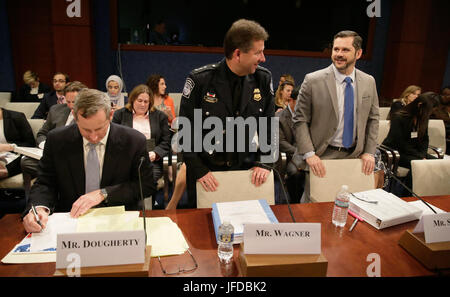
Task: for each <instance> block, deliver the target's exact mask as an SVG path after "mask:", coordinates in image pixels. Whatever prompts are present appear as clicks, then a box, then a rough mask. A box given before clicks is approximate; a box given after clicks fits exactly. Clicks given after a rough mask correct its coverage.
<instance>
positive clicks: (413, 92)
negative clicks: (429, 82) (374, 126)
mask: <svg viewBox="0 0 450 297" xmlns="http://www.w3.org/2000/svg"><path fill="white" fill-rule="evenodd" d="M421 92H422V88H421V87H418V86H415V85H411V86H408V87H407V88H406V89H405V90H404V91H403V93H402V94H401V95H400V98H398V99H394V100H393V101H392V105H391V109H390V110H389V114H388V116H387V119H388V120H390V119H391V116H392V114H394V113H396V112H397V111H399V110H400V109H402V108H403V107H405V106H406V105H408V104H409V103H411V102H413V101H414V100H415V99H416V98H417V97H418V96H419V95H420V93H421Z"/></svg>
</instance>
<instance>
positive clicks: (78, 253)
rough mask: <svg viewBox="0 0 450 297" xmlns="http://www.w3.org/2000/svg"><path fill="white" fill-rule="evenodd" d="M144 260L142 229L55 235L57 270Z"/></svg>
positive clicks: (132, 262) (142, 261) (133, 262)
mask: <svg viewBox="0 0 450 297" xmlns="http://www.w3.org/2000/svg"><path fill="white" fill-rule="evenodd" d="M144 261H145V235H144V230H133V231H119V232H86V233H67V234H58V237H57V245H56V268H57V269H60V268H67V267H75V266H76V267H92V266H109V265H123V264H138V263H144Z"/></svg>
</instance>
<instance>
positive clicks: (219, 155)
mask: <svg viewBox="0 0 450 297" xmlns="http://www.w3.org/2000/svg"><path fill="white" fill-rule="evenodd" d="M267 38H268V34H267V32H266V30H265V29H264V28H263V27H261V26H260V25H259V24H258V23H256V22H253V21H248V20H243V19H241V20H238V21H236V22H234V23H233V25H232V26H231V28H230V29H229V30H228V32H227V33H226V35H225V39H224V51H225V59H223V60H222V61H220V62H219V63H216V64H211V65H207V66H204V67H201V68H199V69H196V70H193V71H192V72H191V73H190V74H189V76H188V78H187V79H186V84H185V86H184V89H183V95H182V99H181V106H180V116H183V117H185V118H187V119H189V121H190V122H191V123H194V109H201V110H202V114H203V116H204V117H203V120H205V121H206V120H208V119H209V118H210V117H215V118H219V119H221V121H222V125H223V127H226V123H225V119H226V118H229V117H242V118H244V119H247V118H255V119H256V122H259V123H260V122H261V121H264V120H266V121H268V120H269V119H270V118H271V117H273V116H274V107H275V105H274V104H273V102H274V101H273V100H274V98H273V89H272V75H271V73H270V72H269V71H268V70H267V69H265V68H263V67H260V66H259V65H258V64H259V63H263V62H265V57H264V42H265V40H267ZM245 90H248V92H245ZM266 127H268V129H267V131H265V132H264V134H266V132H267V135H265V136H266V137H267V140H269V141H270V139H271V137H270V136H271V133H270V123H267V126H266ZM198 128H199V129H198V130H196V127H195V125H194V124H192V131H191V132H193V133H195V134H196V135H203V136H205V134H206V133H207V132H208V131H209V129H206V128H205V129H203V127H202V124H200V125H199V127H198ZM194 130H195V131H194ZM245 130H246V131H244V133H245V136H244V140H243V139H240V140H239V141H245V142H246V143H245V145H244V151H243V152H241V151H239V152H238V151H237V149H236V147H237V143H238V139H237V133H235V135H234V147H233V149H232V150H230V149H227V150H226V149H225V148H226V146H225V144H224V143H220V142H219V144H218V145H220V146H222V148H223V150H219V151H216V150H210V151H206V150H205V148H204V147H203V148H202V151H201V152H197V151H196V150H194V142H196V141H199V142H201V143H203V138H202V136H200V138H199V139H193V141H192V142H191V145H192V148H191V151H190V152H187V151H183V160H184V161H185V162H186V166H187V170H186V172H187V189H188V200H189V202H188V204H189V206H190V207H194V208H195V207H196V202H197V198H196V197H197V195H196V183H197V182H199V183H200V185H201V186H202V187H203V188H204V189H205V191H215V190H216V189H217V187H220V185H219V184H218V182H217V180H216V179H215V177H214V171H224V170H246V169H252V170H253V173H252V183H253V184H255V185H256V186H259V185H261V184H262V183H264V182H266V179H267V177H268V176H269V173H270V171H269V170H267V169H264V168H262V167H260V166H259V164H258V161H260V159H259V158H260V157H261V155H263V153H262V152H261V151H259V150H258V151H257V152H250V149H249V147H250V144H249V143H248V139H249V135H248V134H249V131H248V129H245ZM193 133H191V135H194V134H193ZM225 134H226V132H225V131H224V135H223V139H224V140H225V141H226V135H225ZM260 137H261V136H260ZM216 144H217V143H216ZM264 155H269V156H267V157H268V158H269V157H270V152H267V153H264Z"/></svg>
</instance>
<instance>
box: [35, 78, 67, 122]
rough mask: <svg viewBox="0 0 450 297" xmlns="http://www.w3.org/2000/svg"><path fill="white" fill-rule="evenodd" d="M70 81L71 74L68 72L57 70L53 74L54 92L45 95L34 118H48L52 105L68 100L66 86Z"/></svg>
mask: <svg viewBox="0 0 450 297" xmlns="http://www.w3.org/2000/svg"><path fill="white" fill-rule="evenodd" d="M68 82H69V76H68V75H67V74H64V73H61V72H57V73H55V75H53V89H54V91H53V92H50V93H47V94H45V95H44V98H43V99H42V101H41V103H40V104H39V106H38V108H36V111H35V112H34V114H33V116H32V117H31V118H32V119H44V120H45V119H46V118H47V114H48V111H49V110H50V107H52V106H53V105H55V104H64V103H66V100H65V98H64V87H65V86H66V84H67V83H68Z"/></svg>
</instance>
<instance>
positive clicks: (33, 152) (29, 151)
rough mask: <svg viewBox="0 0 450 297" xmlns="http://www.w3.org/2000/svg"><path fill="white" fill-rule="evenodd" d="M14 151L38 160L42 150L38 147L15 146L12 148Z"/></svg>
mask: <svg viewBox="0 0 450 297" xmlns="http://www.w3.org/2000/svg"><path fill="white" fill-rule="evenodd" d="M14 152H15V153H18V154H21V155H24V156H28V157H30V158H33V159H36V160H40V159H41V158H42V154H43V152H44V150H42V149H40V148H38V147H26V146H17V147H16V148H14Z"/></svg>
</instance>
